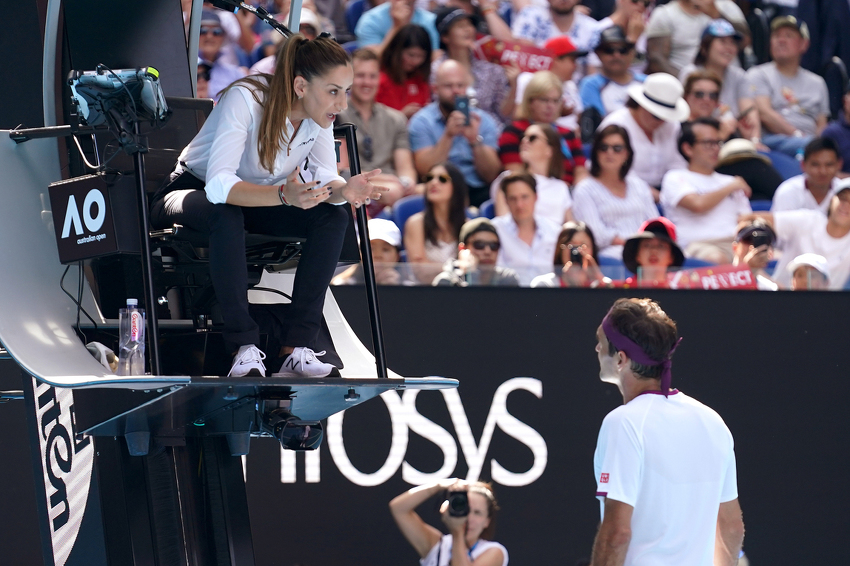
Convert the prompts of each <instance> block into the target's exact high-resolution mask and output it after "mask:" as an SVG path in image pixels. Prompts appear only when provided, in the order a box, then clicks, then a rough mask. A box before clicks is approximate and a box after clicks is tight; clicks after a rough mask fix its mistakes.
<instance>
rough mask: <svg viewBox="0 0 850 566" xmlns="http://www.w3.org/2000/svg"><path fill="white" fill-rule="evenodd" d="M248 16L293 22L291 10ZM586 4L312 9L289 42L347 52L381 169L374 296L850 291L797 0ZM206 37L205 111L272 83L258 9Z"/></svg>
mask: <svg viewBox="0 0 850 566" xmlns="http://www.w3.org/2000/svg"><path fill="white" fill-rule="evenodd" d="M253 3H254V4H255V5H257V6H260V5H261V6H262V7H263V8H265V9H266V10H268V11H269V12H270V13H273V14H275V17H276V18H277V19H278V20H279V21H281V22H284V23H285V22H287V21H288V18H289V14H288V12H289V2H288V1H287V0H263V1H262V2H259V1H255V2H253ZM587 4H588V5H587V6H584V5H581V4H579V0H500V1H497V0H479V1H470V0H383V1H381V0H335V1H328V0H325V1H320V0H304V2H303V7H302V10H301V19H300V25H299V32H300V33H302V34H303V35H304V36H305V37H307V38H308V39H309V38H315V37H317V36H318V35H319V34H321V33H324V32H327V33H331V34H333V35H334V36H335V37H336V38H337V40H338V41H339V42H340V43H343V44H344V46H345V47H346V49H347V50H348V51H349V52H350V53H352V59H353V70H354V83H353V85H352V87H351V91H350V97H349V106H348V109H347V110H345V111H344V112H342V113H341V114H340V115H339V116H338V117H337V120H338V121H339V122H350V123H354V124H355V125H356V126H357V134H358V150H359V155H360V159H361V164H362V167H363V169H364V170H369V169H373V168H380V169H381V170H382V174H381V176H380V178H376V179H375V181H374V182H375V183H376V184H377V185H380V186H382V187H384V188H385V192H384V196H383V198H382V201H381V202H380V203H374V202H373V203H371V204H370V205H369V206H368V208H367V210H368V213H369V215H370V218H373V219H375V220H381V222H380V223H375V224H371V223H370V230H372V229H373V228H372V226H373V225H374V226H375V228H374V230H375V231H376V232H377V233H378V235H379V236H381V237H379V238H373V239H372V243H373V250H374V252H375V254H376V257H380V258H381V261H380V263H381V264H382V266H381V276H380V277H379V283H384V284H425V285H428V284H432V283H433V284H434V285H452V286H468V285H520V286H532V287H558V286H618V285H621V286H627V287H630V286H662V287H663V286H668V285H671V282H672V281H673V280H674V278H673V275H674V273H673V272H675V271H679V270H688V269H693V270H700V269H705V268H709V267H712V266H722V267H723V268H724V269H727V268H728V269H749V270H750V271H752V273H753V275H754V277H753V280H754V281H756V283H757V285H756V286H757V288H759V289H763V290H776V289H824V288H829V289H835V290H838V289H845V288H848V286H850V281H848V277H850V180H845V177H847V176H848V174H850V120H848V118H850V92H848V87H850V85H847V84H844V85H840V87H834V86H833V88H832V91H830V89H829V88H828V86H827V84H828V83H827V81H826V80H825V79H824V77H823V76H821V75H820V74H818V73H816V72H813V70H815V71H818V72H821V73H825V71H824V69H823V68H815V69H813V70H809V69H807V68H804V66H803V64H804V62H806V61H810V60H812V59H813V58H812V57H811V55H812V54H811V53H810V50H811V49H813V42H812V40H813V38H812V34H811V33H810V30H809V27H808V26H807V24H806V22H805V21H803V19H802V17H801V18H798V17H797V15H798V11H797V8H796V7H795V6H793V4H796V2H793V1H791V2H790V4H792V5H788V4H789V2H782V3H773V2H763V1H750V0H736V1H733V0H669V1H667V2H664V1H663V0H615V1H613V2H587ZM187 5H188V3H186V2H184V7H185V6H187ZM799 15H800V16H806V17H809V18H811V17H812V16H811V14H809V11H808V9H807V10H802V9H800V12H799ZM756 16H758V17H756ZM186 21H187V23H188V21H189V16H188V14H186ZM759 24H761V26H762V27H759V28H758V29H756V28H753V29H751V27H750V26H751V25H752V26H755V25H759ZM200 30H201V33H200V40H199V51H198V74H197V77H198V84H197V93H198V96H199V97H209V98H213V99H214V100H217V99H218V96H219V93H220V92H221V91H222V90H223V89H224V88H225V87H226V86H227V85H228V84H230V83H231V82H232V81H234V80H236V79H238V78H241V77H243V76H245V75H247V74H256V73H268V72H271V69H273V68H274V60H275V54H276V51H277V49H278V46H279V45H280V44H281V42H280V34H278V33H277V32H275V31H274V30H272V29H271V28H270V26H268V25H266V24H263V23H262V22H260V21H259V20H257V19H256V18H253V16H251V14H249V13H247V12H246V11H244V10H242V11H238V12H237V13H235V14H233V13H229V12H225V11H222V10H218V9H216V8H214V7H213V6H212V5H211V4H205V5H204V8H203V11H202V14H201V22H200ZM815 35H817V34H815ZM815 39H818V38H817V37H816V38H815ZM485 45H489V48H488V49H485V48H484V47H485ZM494 45H495V46H496V49H495V51H494V49H493V46H494ZM817 49H819V50H822V49H824V47H823V46H822V45H817ZM500 50H503V51H504V53H508V52H513V51H522V52H525V53H527V54H529V55H534V56H537V59H534V60H539V59H540V57H539V55H540V54H541V53H545V54H546V55H547V57H548V59H547V61H548V63H547V65H546V68H545V69H536V68H532V67H531V66H530V64H529V63H528V62H527V61H531V60H532V59H533V58H532V57H529V58H528V59H527V60H525V59H522V58H516V57H502V58H501V59H500V58H499V57H500V55H502V54H504V53H502V51H500ZM494 53H495V55H494ZM761 53H766V54H767V55H765V56H761V55H760V54H761ZM807 53H809V55H808V56H807ZM520 61H525V62H522V63H521V62H520ZM835 64H837V63H835ZM840 67H841V65H839V70H840ZM843 80H844V81H845V82H846V71H845V73H844V75H843ZM834 82H835V81H832V83H830V86H832V85H833V83H834ZM836 88H838V89H839V90H840V92H835V90H836ZM831 101H832V102H833V104H832V106H831ZM831 108H832V109H831ZM411 203H414V204H415V206H416V207H418V210H416V211H415V213H414V214H409V215H406V216H405V218H406V221H405V222H403V223H401V224H400V225H395V224H393V220H394V219H396V218H397V216H396V215H394V214H393V207H394V205H396V206H400V205H402V204H405V205H406V206H407V207H410V206H411ZM390 224H393V225H394V226H395V228H396V231H394V230H391V229H389V225H390ZM392 259H395V260H396V261H395V262H393V261H391V260H392ZM399 262H400V263H407V264H408V265H407V266H406V268H404V269H402V268H400V267H398V266H396V267H394V268H387V267H386V265H384V264H387V263H399ZM357 279H358V277H357V274H356V272H355V271H349V272H348V274H347V275H345V274H343V275H341V276H339V277H338V278H337V279H336V280H335V282H336V283H339V284H342V283H350V282H353V281H356V280H357Z"/></svg>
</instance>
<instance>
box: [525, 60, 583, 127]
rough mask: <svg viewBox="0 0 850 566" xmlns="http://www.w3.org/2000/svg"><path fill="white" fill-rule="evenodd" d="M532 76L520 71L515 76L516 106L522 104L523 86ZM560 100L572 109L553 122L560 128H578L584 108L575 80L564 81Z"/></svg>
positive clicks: (532, 74)
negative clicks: (566, 114) (568, 113)
mask: <svg viewBox="0 0 850 566" xmlns="http://www.w3.org/2000/svg"><path fill="white" fill-rule="evenodd" d="M533 76H534V73H520V74H519V76H518V77H517V80H516V99H515V102H516V104H517V106H519V105H520V104H522V96H523V94H524V93H525V87H527V86H528V81H530V80H531V77H533ZM561 100H563V101H564V104H565V105H566V106H567V108H572V109H573V113H572V114H570V115H569V116H559V117H558V119H557V120H555V124H557V125H558V126H561V127H562V128H566V129H568V130H572V131H575V130H577V129H578V117H579V114H581V113H582V111H583V110H584V105H583V104H582V103H581V96H580V95H579V93H578V87H577V86H576V83H575V81H572V80H569V81H564V94H563V96H562V97H561Z"/></svg>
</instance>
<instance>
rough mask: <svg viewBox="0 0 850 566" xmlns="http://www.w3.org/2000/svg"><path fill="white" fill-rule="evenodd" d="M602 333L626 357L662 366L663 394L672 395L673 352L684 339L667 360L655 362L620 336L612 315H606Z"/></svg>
mask: <svg viewBox="0 0 850 566" xmlns="http://www.w3.org/2000/svg"><path fill="white" fill-rule="evenodd" d="M602 332H604V333H605V337H606V338H607V339H608V342H610V343H611V344H613V345H614V347H615V348H617V349H618V350H622V351H623V352H625V353H626V355H627V356H628V357H629V358H630V359H632V360H634V361H636V362H637V363H639V364H641V365H643V366H657V365H658V364H661V366H662V370H661V393H662V394H663V395H664V396H665V397H667V395H669V394H670V380H671V378H672V375H671V374H670V366H672V365H673V360H671V357H672V356H673V352H675V351H676V348H678V347H679V343H681V341H682V339H681V338H679V339H678V340H677V341H676V343H675V344H674V345H673V348H672V349H671V350H670V353H669V354H667V359H665V360H664V361H661V362H659V361H658V360H653V359H652V358H650V357H649V356H647V355H646V352H644V351H643V349H642V348H641V347H640V346H638V345H637V344H635V343H634V341H632V339H631V338H629V337H627V336H623V335H622V334H620V331H618V330H617V329H616V328H615V327H614V323H613V322H611V313H610V312H609V313H608V314H606V315H605V318H603V319H602Z"/></svg>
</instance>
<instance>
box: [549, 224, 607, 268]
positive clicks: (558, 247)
mask: <svg viewBox="0 0 850 566" xmlns="http://www.w3.org/2000/svg"><path fill="white" fill-rule="evenodd" d="M578 232H584V233H585V234H587V236H588V237H589V238H590V244H591V246H590V247H591V250H590V255H591V256H593V259H594V261H596V263H599V249H598V248H597V247H596V238H594V237H593V230H591V229H590V226H588V225H587V224H585V223H584V222H582V221H580V220H579V221H573V220H570V221H569V222H566V223H565V224H564V226H563V227H562V228H561V233H560V234H558V243H557V244H555V257H554V259H553V261H552V265H557V266H558V267H564V256H563V254H562V253H561V252H563V251H564V249H565V248H566V247H567V244H569V243H570V240H572V239H573V236H575V235H576V233H578Z"/></svg>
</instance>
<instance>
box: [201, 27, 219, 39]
mask: <svg viewBox="0 0 850 566" xmlns="http://www.w3.org/2000/svg"><path fill="white" fill-rule="evenodd" d="M208 33H211V34H213V35H214V36H216V37H219V36H222V35H224V30H223V29H221V28H218V27H209V26H201V35H206V34H208Z"/></svg>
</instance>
